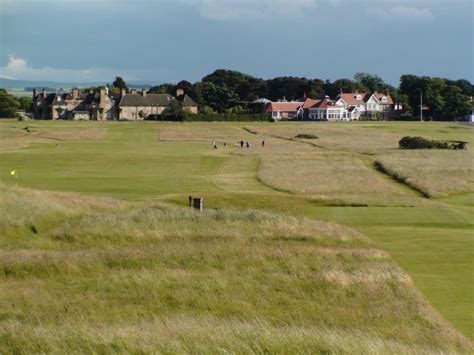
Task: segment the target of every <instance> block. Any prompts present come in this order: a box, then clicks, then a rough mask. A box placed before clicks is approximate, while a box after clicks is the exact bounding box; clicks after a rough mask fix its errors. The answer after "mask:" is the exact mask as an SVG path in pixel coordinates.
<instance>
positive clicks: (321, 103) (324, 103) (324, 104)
mask: <svg viewBox="0 0 474 355" xmlns="http://www.w3.org/2000/svg"><path fill="white" fill-rule="evenodd" d="M317 101H318V102H317V103H315V104H314V105H312V106H309V107H316V108H333V107H334V108H343V107H342V106H340V105H336V102H335V101H333V100H330V99H324V100H317Z"/></svg>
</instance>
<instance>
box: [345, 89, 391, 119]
mask: <svg viewBox="0 0 474 355" xmlns="http://www.w3.org/2000/svg"><path fill="white" fill-rule="evenodd" d="M336 103H337V104H338V105H342V106H344V108H346V109H348V110H349V109H352V110H354V109H357V110H358V111H359V113H360V115H361V116H363V117H367V118H371V119H376V118H388V117H389V116H390V113H391V112H392V111H393V110H394V103H393V100H392V98H391V96H390V94H389V93H388V92H387V93H385V94H383V93H378V92H374V93H373V94H369V93H358V92H354V93H342V92H341V93H340V94H339V95H338V96H337V98H336Z"/></svg>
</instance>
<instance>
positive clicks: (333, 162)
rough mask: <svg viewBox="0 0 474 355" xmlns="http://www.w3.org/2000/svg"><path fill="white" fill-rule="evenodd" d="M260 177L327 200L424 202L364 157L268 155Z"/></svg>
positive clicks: (392, 202)
mask: <svg viewBox="0 0 474 355" xmlns="http://www.w3.org/2000/svg"><path fill="white" fill-rule="evenodd" d="M257 177H258V178H259V179H260V181H262V182H263V183H265V184H267V185H269V186H272V187H274V188H276V189H279V190H283V191H288V192H291V193H293V194H302V195H305V196H311V197H313V198H315V199H318V200H320V201H324V202H325V203H332V204H343V205H344V204H347V205H351V204H353V205H408V206H409V205H413V204H420V203H421V201H419V199H416V198H415V197H414V196H413V195H412V194H408V193H407V191H405V190H404V189H402V188H400V186H397V184H394V183H393V182H392V181H390V180H388V179H386V178H385V177H384V176H382V175H381V174H379V173H377V172H376V171H375V170H374V169H373V168H372V167H369V166H367V164H366V163H365V162H363V161H362V160H360V159H357V158H356V157H354V156H350V155H344V154H338V155H335V154H332V153H328V152H324V153H319V154H315V153H312V154H308V153H307V154H305V155H293V156H290V155H286V156H285V155H283V156H282V155H278V154H274V155H266V156H264V157H263V158H262V160H261V164H260V167H259V171H258V174H257Z"/></svg>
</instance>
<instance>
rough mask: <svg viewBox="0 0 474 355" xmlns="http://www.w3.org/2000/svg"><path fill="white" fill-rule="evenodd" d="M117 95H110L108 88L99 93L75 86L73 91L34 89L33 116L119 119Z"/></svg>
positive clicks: (51, 118)
mask: <svg viewBox="0 0 474 355" xmlns="http://www.w3.org/2000/svg"><path fill="white" fill-rule="evenodd" d="M116 101H117V97H114V95H110V94H109V92H108V89H107V88H101V89H100V91H99V92H98V93H94V92H92V91H89V92H85V93H79V90H78V89H76V88H74V89H72V90H71V93H64V94H57V93H50V94H48V93H46V91H45V90H43V91H42V92H41V93H37V92H36V90H33V105H32V111H33V116H34V117H35V118H39V119H45V120H48V119H50V120H57V119H72V120H99V121H101V120H113V119H117V117H118V116H117V109H116Z"/></svg>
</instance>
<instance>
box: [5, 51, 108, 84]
mask: <svg viewBox="0 0 474 355" xmlns="http://www.w3.org/2000/svg"><path fill="white" fill-rule="evenodd" d="M113 76H114V73H112V72H110V71H109V70H103V69H96V68H90V69H65V68H53V67H42V68H34V67H32V66H30V65H28V63H27V61H26V59H24V58H19V57H15V56H14V55H9V57H8V63H7V65H6V66H4V67H1V68H0V77H4V78H9V79H24V80H53V81H92V80H94V81H95V80H100V79H104V78H107V77H109V78H113Z"/></svg>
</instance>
